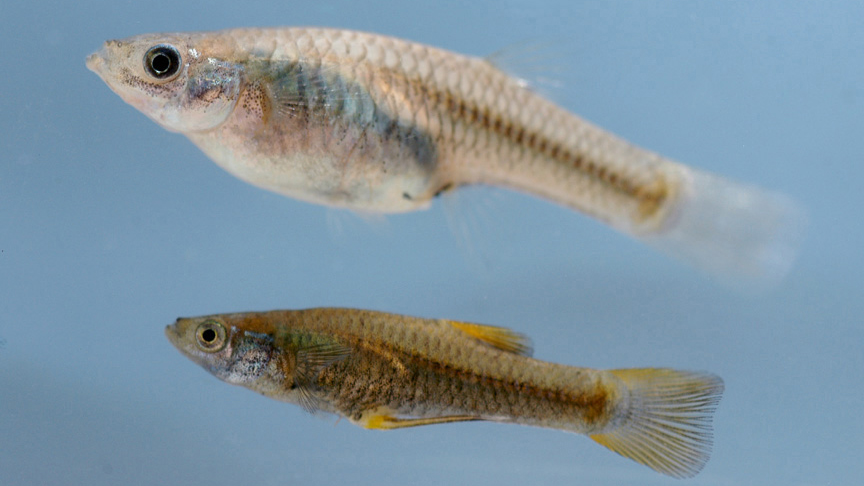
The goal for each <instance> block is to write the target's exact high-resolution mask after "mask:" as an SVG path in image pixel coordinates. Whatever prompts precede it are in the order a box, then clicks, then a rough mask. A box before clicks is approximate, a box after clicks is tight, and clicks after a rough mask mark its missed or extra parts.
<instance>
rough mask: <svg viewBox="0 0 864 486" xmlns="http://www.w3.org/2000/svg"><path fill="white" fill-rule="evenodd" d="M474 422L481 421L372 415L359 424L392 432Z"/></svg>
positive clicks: (468, 416)
mask: <svg viewBox="0 0 864 486" xmlns="http://www.w3.org/2000/svg"><path fill="white" fill-rule="evenodd" d="M474 420H482V419H481V418H480V417H474V416H470V415H451V416H446V417H428V418H415V419H409V418H404V419H403V418H397V417H393V416H391V415H383V414H382V415H372V416H370V417H368V418H364V420H363V422H362V423H361V424H360V425H362V426H363V427H366V428H367V429H378V430H392V429H404V428H406V427H419V426H421V425H435V424H449V423H452V422H470V421H474Z"/></svg>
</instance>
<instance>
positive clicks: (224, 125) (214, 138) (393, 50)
mask: <svg viewBox="0 0 864 486" xmlns="http://www.w3.org/2000/svg"><path fill="white" fill-rule="evenodd" d="M156 46H161V48H162V49H166V50H167V51H166V52H167V53H168V54H170V56H168V57H171V56H174V57H173V58H172V59H174V60H175V61H176V62H175V63H174V66H175V68H176V70H172V72H171V73H170V74H171V76H162V77H159V78H156V77H154V76H153V75H152V73H150V72H149V71H148V69H149V68H148V67H147V66H146V65H145V64H146V63H142V59H144V60H145V61H146V59H149V58H148V57H147V56H146V53H147V52H150V51H149V50H150V49H154V48H156ZM160 59H166V58H165V57H163V58H160ZM88 66H89V67H90V68H91V69H92V70H94V71H95V72H97V73H98V74H99V75H100V76H101V77H102V79H103V80H105V82H106V83H107V84H108V85H109V86H110V87H111V88H112V89H113V90H114V91H115V92H117V93H118V94H119V95H120V96H121V97H122V98H123V99H125V100H126V101H127V102H129V103H130V104H132V105H133V106H135V107H136V108H138V109H139V110H141V111H142V112H143V113H145V114H146V115H148V116H149V117H150V118H152V119H153V120H155V121H156V122H157V123H159V124H160V125H162V126H163V127H165V128H167V129H169V130H171V131H176V132H180V133H183V134H184V135H186V136H187V137H188V138H189V139H190V140H192V141H193V142H194V143H195V144H197V145H198V146H199V147H200V148H201V149H202V150H203V151H204V152H205V153H206V154H207V155H208V156H210V157H211V158H212V159H213V160H214V161H215V162H216V163H217V164H218V165H220V166H221V167H222V168H224V169H225V170H227V171H228V172H230V173H231V174H233V175H235V176H237V177H239V178H240V179H243V180H245V181H247V182H249V183H252V184H255V185H257V186H260V187H263V188H265V189H268V190H272V191H275V192H278V193H281V194H285V195H288V196H291V197H295V198H298V199H301V200H304V201H308V202H313V203H318V204H325V205H329V206H337V207H343V208H348V209H352V210H355V211H363V212H380V213H398V212H406V211H414V210H418V209H422V208H425V207H428V206H429V204H430V202H431V201H432V200H433V198H434V197H435V196H437V195H439V194H441V193H442V192H445V191H449V190H455V189H457V188H458V187H460V186H465V185H472V184H487V185H498V186H504V187H507V188H510V189H514V190H518V191H522V192H527V193H530V194H534V195H536V196H539V197H542V198H545V199H548V200H550V201H553V202H555V203H558V204H562V205H565V206H567V207H570V208H572V209H575V210H577V211H579V212H581V213H584V214H587V215H590V216H593V217H594V218H596V219H598V220H600V221H603V222H605V223H607V224H609V225H611V226H612V227H614V228H616V229H618V230H620V231H622V232H624V233H626V234H628V235H630V236H633V237H635V238H637V239H640V240H643V241H645V242H647V243H649V244H650V245H652V246H654V247H657V248H659V249H661V250H663V251H665V252H667V253H669V254H671V255H673V256H676V257H678V258H681V259H682V260H685V261H687V262H689V263H692V264H694V265H696V266H697V267H700V268H702V269H705V270H707V271H709V272H712V273H714V274H717V275H719V276H721V277H723V278H727V279H728V280H729V281H730V282H733V283H734V282H736V281H741V282H744V283H750V282H752V283H755V284H756V285H759V286H766V287H767V286H770V285H772V284H774V283H776V282H777V281H779V280H780V279H781V278H782V277H783V276H784V275H785V274H786V272H787V271H788V270H789V268H790V266H791V264H792V262H793V261H794V258H795V255H796V253H797V247H798V243H799V240H800V236H801V233H802V231H803V223H804V217H803V213H802V212H801V211H800V210H799V209H798V208H797V206H796V205H795V204H794V203H793V202H791V200H789V199H788V198H786V197H785V196H782V195H780V194H777V193H773V192H771V191H766V190H763V189H758V188H755V187H752V186H748V185H744V184H740V183H737V182H733V181H730V180H727V179H724V178H722V177H719V176H715V175H713V174H709V173H707V172H703V171H700V170H698V169H695V168H692V167H689V166H685V165H683V164H680V163H678V162H675V161H673V160H670V159H668V158H665V157H662V156H660V155H658V154H656V153H654V152H651V151H649V150H645V149H642V148H639V147H636V146H634V145H632V144H630V143H628V142H626V141H625V140H623V139H621V138H619V137H617V136H615V135H613V134H611V133H609V132H607V131H604V130H602V129H600V128H598V127H596V126H594V125H592V124H591V123H589V122H587V121H585V120H583V119H582V118H580V117H578V116H576V115H574V114H573V113H570V112H568V111H566V110H565V109H563V108H561V107H559V106H557V105H555V104H553V103H551V102H550V101H548V100H546V99H544V98H543V97H541V96H540V95H538V94H537V93H535V92H534V91H532V90H531V89H530V87H529V86H528V85H527V84H526V83H525V82H524V81H523V80H520V79H517V78H514V77H511V76H509V75H508V74H507V73H505V72H504V71H502V70H500V69H498V68H497V67H496V66H495V65H494V64H493V63H491V62H489V61H487V60H484V59H480V58H476V57H471V56H464V55H460V54H456V53H453V52H449V51H446V50H443V49H438V48H434V47H430V46H426V45H422V44H417V43H412V42H409V41H404V40H400V39H395V38H392V37H387V36H381V35H376V34H369V33H361V32H355V31H348V30H338V29H321V28H277V29H232V30H225V31H217V32H196V33H178V34H146V35H142V36H136V37H132V38H129V39H125V40H121V41H110V42H108V43H106V44H105V47H104V48H103V49H102V50H101V51H100V52H98V53H96V54H93V55H91V56H90V57H89V58H88ZM193 86H194V87H195V89H191V88H190V87H193ZM157 88H158V89H157Z"/></svg>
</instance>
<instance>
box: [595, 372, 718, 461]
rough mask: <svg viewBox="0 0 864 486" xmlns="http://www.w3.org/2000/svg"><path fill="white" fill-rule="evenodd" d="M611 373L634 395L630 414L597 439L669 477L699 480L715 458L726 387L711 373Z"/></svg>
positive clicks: (597, 436)
mask: <svg viewBox="0 0 864 486" xmlns="http://www.w3.org/2000/svg"><path fill="white" fill-rule="evenodd" d="M610 373H612V374H613V375H615V376H616V377H617V378H619V379H620V380H621V381H622V382H624V385H625V386H626V387H627V389H628V390H629V393H630V405H629V410H628V411H627V412H626V414H627V415H626V417H625V418H624V420H623V422H622V423H620V424H619V425H617V426H616V427H615V428H614V429H612V430H610V431H609V432H604V433H599V434H592V435H590V437H591V439H593V440H594V441H595V442H597V443H599V444H601V445H603V446H605V447H607V448H609V449H611V450H612V451H614V452H617V453H618V454H621V455H622V456H624V457H627V458H630V459H633V460H634V461H636V462H638V463H640V464H644V465H646V466H648V467H650V468H652V469H654V470H655V471H658V472H661V473H663V474H668V475H670V476H674V477H678V478H685V477H690V476H694V475H696V473H698V472H699V471H700V470H701V469H702V467H703V466H704V465H705V463H706V462H707V461H708V458H709V456H710V454H711V445H712V434H711V420H712V414H713V412H714V410H715V409H716V407H717V403H718V402H719V401H720V395H721V394H722V393H723V381H722V380H721V379H720V378H719V377H717V376H715V375H712V374H709V373H698V372H688V371H676V370H671V369H662V368H637V369H621V370H610Z"/></svg>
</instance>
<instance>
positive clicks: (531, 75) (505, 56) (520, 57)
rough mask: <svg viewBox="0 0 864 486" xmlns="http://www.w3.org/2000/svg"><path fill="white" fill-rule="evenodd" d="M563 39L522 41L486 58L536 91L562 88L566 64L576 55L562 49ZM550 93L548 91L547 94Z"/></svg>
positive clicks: (526, 86)
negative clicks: (561, 77) (557, 40)
mask: <svg viewBox="0 0 864 486" xmlns="http://www.w3.org/2000/svg"><path fill="white" fill-rule="evenodd" d="M563 45H565V43H562V42H553V41H551V40H550V41H545V42H522V43H518V44H513V45H511V46H508V47H505V48H503V49H500V50H498V51H496V52H494V53H492V54H491V55H489V56H487V57H486V62H488V63H489V64H492V65H493V66H495V68H496V69H498V70H500V71H503V72H505V73H507V74H508V75H509V76H511V77H512V78H514V79H516V80H518V81H519V83H520V84H521V85H522V86H523V87H525V88H528V89H531V90H532V91H536V88H537V87H542V91H547V90H548V89H549V88H552V89H560V88H561V87H562V86H563V83H562V82H561V81H560V79H559V78H560V76H561V72H562V71H563V70H562V67H563V66H566V65H567V64H568V63H569V62H570V61H569V60H570V59H572V56H570V55H568V54H567V53H565V52H563V51H561V49H560V48H561V46H563ZM544 94H546V93H544Z"/></svg>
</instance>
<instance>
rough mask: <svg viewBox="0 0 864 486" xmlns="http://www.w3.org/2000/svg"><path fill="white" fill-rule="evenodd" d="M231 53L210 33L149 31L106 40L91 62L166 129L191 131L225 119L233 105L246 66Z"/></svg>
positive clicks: (129, 100) (114, 87)
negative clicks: (213, 38)
mask: <svg viewBox="0 0 864 486" xmlns="http://www.w3.org/2000/svg"><path fill="white" fill-rule="evenodd" d="M230 53H231V49H230V46H227V48H226V46H225V45H224V43H218V42H213V41H212V40H210V39H209V38H208V37H207V35H206V34H176V35H175V34H146V35H140V36H136V37H130V38H128V39H123V40H110V41H107V42H105V45H104V46H103V47H102V49H101V50H99V51H98V52H95V53H93V54H91V55H90V56H89V57H87V68H88V69H90V70H91V71H93V72H95V73H96V74H98V75H99V77H101V78H102V80H103V81H105V83H106V84H107V85H108V86H109V87H110V88H111V89H112V90H113V91H114V92H115V93H117V94H118V95H119V96H120V97H121V98H123V100H124V101H126V102H127V103H129V104H130V105H132V106H134V107H135V108H137V109H138V110H139V111H141V112H142V113H144V114H145V115H147V116H148V117H150V118H151V119H153V121H155V122H156V123H158V124H159V125H161V126H162V127H164V128H165V129H167V130H171V131H174V132H181V133H189V132H198V131H204V130H208V129H211V128H214V127H216V126H218V125H220V124H221V123H222V122H224V121H225V119H226V118H227V117H228V115H229V114H230V113H231V112H232V111H233V110H234V106H235V105H236V104H237V99H238V98H239V97H240V91H241V87H242V85H243V78H244V75H243V74H244V70H243V67H242V65H241V64H239V63H237V62H233V61H232V60H231V59H230Z"/></svg>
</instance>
